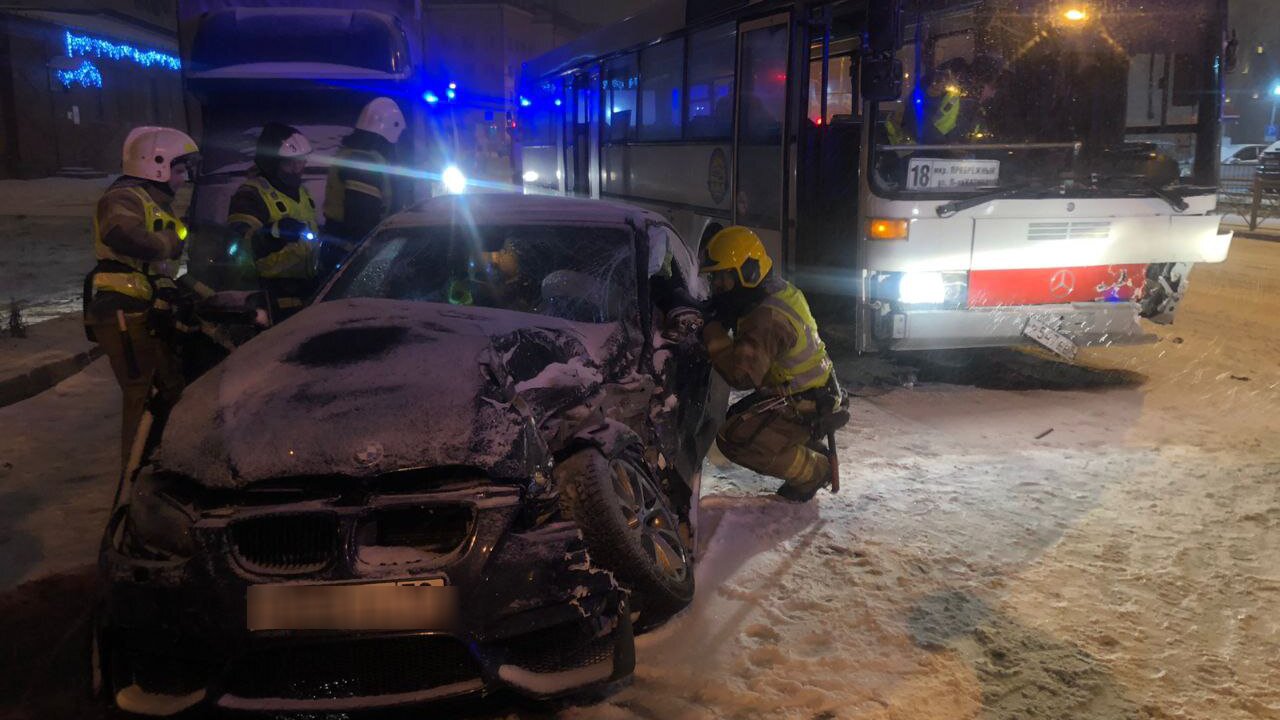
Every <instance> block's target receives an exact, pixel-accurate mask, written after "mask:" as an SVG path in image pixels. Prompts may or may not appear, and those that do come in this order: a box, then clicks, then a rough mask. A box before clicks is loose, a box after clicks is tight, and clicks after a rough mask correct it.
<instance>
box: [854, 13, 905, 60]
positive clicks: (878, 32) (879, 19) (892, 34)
mask: <svg viewBox="0 0 1280 720" xmlns="http://www.w3.org/2000/svg"><path fill="white" fill-rule="evenodd" d="M901 34H902V9H901V7H900V5H899V3H898V0H879V2H872V3H871V7H869V8H867V34H866V38H865V39H864V41H863V44H864V45H865V48H864V50H865V51H866V52H867V53H868V54H871V55H881V54H883V53H895V52H897V51H898V44H899V42H898V40H899V36H900V35H901Z"/></svg>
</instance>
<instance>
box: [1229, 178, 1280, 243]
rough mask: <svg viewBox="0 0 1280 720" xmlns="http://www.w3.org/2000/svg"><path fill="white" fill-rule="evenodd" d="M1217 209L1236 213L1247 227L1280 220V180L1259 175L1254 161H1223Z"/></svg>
mask: <svg viewBox="0 0 1280 720" xmlns="http://www.w3.org/2000/svg"><path fill="white" fill-rule="evenodd" d="M1218 213H1219V214H1220V215H1221V216H1222V217H1224V218H1226V217H1229V216H1231V215H1236V216H1238V217H1240V218H1241V219H1242V220H1244V222H1245V224H1247V225H1248V226H1249V229H1250V230H1257V229H1258V226H1260V225H1261V224H1262V223H1263V222H1265V221H1267V220H1271V219H1277V220H1280V180H1270V179H1266V180H1264V179H1263V178H1261V177H1259V176H1258V166H1257V165H1223V166H1222V173H1221V175H1220V180H1219V184H1218Z"/></svg>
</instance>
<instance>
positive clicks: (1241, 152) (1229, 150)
mask: <svg viewBox="0 0 1280 720" xmlns="http://www.w3.org/2000/svg"><path fill="white" fill-rule="evenodd" d="M1266 149H1267V145H1266V143H1249V144H1246V145H1224V146H1223V148H1222V164H1223V165H1257V164H1258V159H1259V158H1260V157H1261V156H1262V151H1263V150H1266Z"/></svg>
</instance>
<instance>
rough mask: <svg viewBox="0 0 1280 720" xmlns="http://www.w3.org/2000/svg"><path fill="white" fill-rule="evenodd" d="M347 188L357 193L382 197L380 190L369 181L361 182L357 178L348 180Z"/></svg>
mask: <svg viewBox="0 0 1280 720" xmlns="http://www.w3.org/2000/svg"><path fill="white" fill-rule="evenodd" d="M347 189H348V190H352V191H354V192H358V193H364V194H365V195H372V196H373V197H376V198H378V199H379V200H381V199H382V190H380V189H378V188H376V187H374V186H372V185H370V184H369V183H362V182H360V181H359V180H348V181H347Z"/></svg>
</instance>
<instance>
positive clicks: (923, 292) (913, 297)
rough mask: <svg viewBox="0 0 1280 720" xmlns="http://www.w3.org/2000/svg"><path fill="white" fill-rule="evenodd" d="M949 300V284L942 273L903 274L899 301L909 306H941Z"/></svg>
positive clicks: (899, 286) (899, 284)
mask: <svg viewBox="0 0 1280 720" xmlns="http://www.w3.org/2000/svg"><path fill="white" fill-rule="evenodd" d="M946 299H947V282H946V279H944V278H943V277H942V273H940V272H909V273H903V274H902V279H901V280H900V281H899V282H898V301H899V302H902V303H906V304H908V305H940V304H942V303H943V302H944V301H945V300H946Z"/></svg>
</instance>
